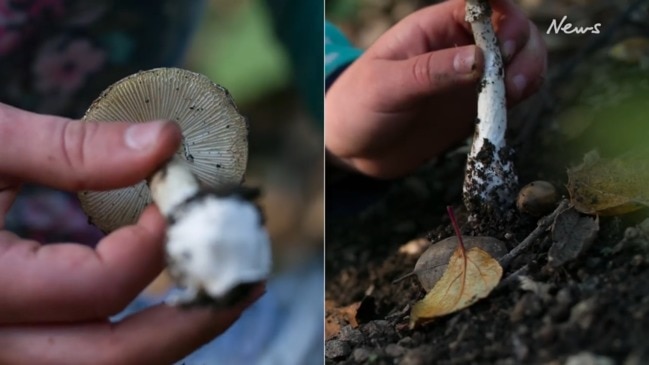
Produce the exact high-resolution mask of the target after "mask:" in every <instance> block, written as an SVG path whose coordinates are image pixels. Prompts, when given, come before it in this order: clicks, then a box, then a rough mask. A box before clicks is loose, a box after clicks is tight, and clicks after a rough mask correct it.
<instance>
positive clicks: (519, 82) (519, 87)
mask: <svg viewBox="0 0 649 365" xmlns="http://www.w3.org/2000/svg"><path fill="white" fill-rule="evenodd" d="M512 83H513V84H514V89H515V90H516V95H518V96H519V97H520V96H521V95H523V92H524V91H525V88H526V87H527V78H526V77H525V76H523V75H516V76H514V78H513V79H512Z"/></svg>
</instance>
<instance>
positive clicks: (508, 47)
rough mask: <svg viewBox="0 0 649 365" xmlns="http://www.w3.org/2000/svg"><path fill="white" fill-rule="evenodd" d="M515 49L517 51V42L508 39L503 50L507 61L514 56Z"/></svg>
mask: <svg viewBox="0 0 649 365" xmlns="http://www.w3.org/2000/svg"><path fill="white" fill-rule="evenodd" d="M514 51H516V43H514V41H506V42H505V43H504V44H503V48H502V52H503V58H504V59H505V62H508V61H509V60H511V58H512V56H513V55H514Z"/></svg>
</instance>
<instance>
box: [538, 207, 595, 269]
mask: <svg viewBox="0 0 649 365" xmlns="http://www.w3.org/2000/svg"><path fill="white" fill-rule="evenodd" d="M598 231H599V218H592V217H588V216H582V215H580V214H579V213H578V212H577V211H576V210H574V209H568V210H566V211H564V212H562V213H561V214H559V215H558V216H557V219H556V220H555V221H554V225H553V227H552V240H553V241H554V243H553V244H552V247H551V248H550V252H549V253H548V256H549V262H550V265H551V266H553V267H559V266H561V265H563V264H564V263H566V262H568V261H571V260H574V259H576V258H577V257H578V256H579V255H581V254H582V253H583V252H584V251H586V250H587V249H588V247H590V245H591V244H592V243H593V241H594V240H595V238H596V237H597V232H598Z"/></svg>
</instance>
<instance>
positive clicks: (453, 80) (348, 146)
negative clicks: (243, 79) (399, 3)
mask: <svg viewBox="0 0 649 365" xmlns="http://www.w3.org/2000/svg"><path fill="white" fill-rule="evenodd" d="M491 3H492V7H493V15H492V20H493V23H494V26H495V30H496V33H497V36H498V40H499V42H500V45H501V49H502V50H503V57H504V59H505V62H506V66H505V67H506V69H505V71H506V75H505V83H506V84H505V86H506V89H507V101H508V104H509V105H510V106H512V105H514V104H516V103H518V102H520V101H521V100H523V99H524V98H526V97H528V96H529V95H530V94H532V93H533V92H535V91H536V90H538V88H539V87H540V86H541V84H542V83H543V77H544V75H545V71H546V50H545V46H544V44H543V40H542V38H541V35H540V34H539V32H538V30H537V29H536V27H535V26H534V25H533V24H532V22H530V21H529V20H528V19H527V18H526V17H525V15H524V14H523V13H522V12H521V11H520V10H519V9H518V8H517V7H516V6H515V5H513V4H512V3H511V2H510V0H495V1H491ZM464 7H465V0H450V1H447V2H444V3H441V4H437V5H433V6H430V7H427V8H424V9H421V10H419V11H417V12H415V13H413V14H411V15H409V16H408V17H406V18H405V19H403V20H402V21H401V22H399V23H397V24H396V25H395V26H393V27H392V28H391V29H389V30H388V31H387V32H385V33H384V34H383V35H382V36H381V37H380V38H379V39H378V40H377V41H376V42H375V43H374V44H372V46H370V48H369V49H367V51H366V52H365V53H364V54H363V55H362V56H361V57H359V58H358V59H357V60H356V61H355V62H353V63H352V64H351V65H350V66H349V67H348V68H347V69H346V70H345V71H344V72H343V73H342V74H341V75H340V76H339V77H338V79H336V81H335V82H334V83H333V85H332V86H331V87H330V88H329V90H328V91H327V95H326V98H325V118H326V120H325V136H326V141H325V144H326V146H327V152H328V153H329V156H330V157H332V158H333V159H334V161H335V162H337V163H340V164H342V165H344V166H346V167H348V168H351V169H352V170H356V171H359V172H361V173H364V174H366V175H369V176H373V177H377V178H394V177H398V176H402V175H404V174H407V173H409V172H412V171H413V170H415V169H416V168H417V167H418V166H420V165H421V164H422V163H424V162H426V161H427V160H429V159H430V158H431V157H433V156H435V155H438V154H439V153H441V152H443V151H444V150H446V149H448V148H450V147H452V146H453V145H454V144H456V143H458V142H459V141H461V140H462V139H464V138H466V137H468V136H469V135H470V133H471V131H472V130H473V125H474V124H473V121H474V119H475V115H476V104H477V99H476V98H477V92H476V87H477V82H478V80H479V79H480V76H481V74H482V69H483V67H484V59H483V55H482V52H481V51H480V49H478V48H477V47H476V46H475V45H473V35H472V33H471V28H470V25H469V23H467V22H466V21H465V20H464V15H465V10H464Z"/></svg>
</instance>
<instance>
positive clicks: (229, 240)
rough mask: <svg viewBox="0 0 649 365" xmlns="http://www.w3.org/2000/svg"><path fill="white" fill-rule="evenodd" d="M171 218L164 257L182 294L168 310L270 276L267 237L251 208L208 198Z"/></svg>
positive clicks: (233, 200) (229, 199) (233, 199)
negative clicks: (165, 255)
mask: <svg viewBox="0 0 649 365" xmlns="http://www.w3.org/2000/svg"><path fill="white" fill-rule="evenodd" d="M174 216H175V220H174V221H173V222H172V223H170V225H169V227H168V229H167V245H166V252H167V260H168V264H169V271H170V273H171V274H172V276H174V277H175V279H176V281H177V283H178V284H179V285H180V286H181V287H182V289H183V290H182V291H181V292H179V293H178V294H177V295H174V296H172V297H170V298H168V300H167V303H168V304H171V305H185V304H191V303H194V302H195V301H196V300H198V299H199V297H200V296H201V295H202V294H207V295H208V296H209V297H210V298H214V299H217V300H218V298H221V297H224V296H226V295H227V294H228V292H229V291H230V290H232V289H234V288H235V287H236V286H238V285H240V284H245V283H254V282H259V281H262V280H265V279H266V278H267V277H268V275H269V274H270V270H271V252H270V241H269V238H268V233H267V232H266V229H265V228H264V226H263V224H262V218H261V215H260V212H259V210H258V209H257V207H255V206H254V204H252V203H251V202H249V201H247V200H245V199H242V198H240V197H237V196H230V197H218V196H215V195H207V196H205V197H204V198H202V199H200V200H197V201H195V202H191V203H188V204H187V206H186V207H185V208H184V209H183V212H181V213H178V214H175V215H174Z"/></svg>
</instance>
